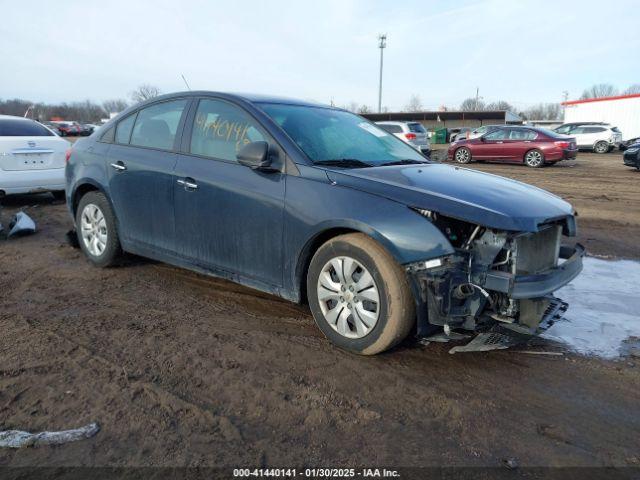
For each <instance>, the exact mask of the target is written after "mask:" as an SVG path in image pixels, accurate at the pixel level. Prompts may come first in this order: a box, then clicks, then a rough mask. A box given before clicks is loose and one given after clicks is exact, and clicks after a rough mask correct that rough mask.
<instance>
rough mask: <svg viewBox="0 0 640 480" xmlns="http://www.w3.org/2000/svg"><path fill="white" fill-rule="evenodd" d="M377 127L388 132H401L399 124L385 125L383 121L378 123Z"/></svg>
mask: <svg viewBox="0 0 640 480" xmlns="http://www.w3.org/2000/svg"><path fill="white" fill-rule="evenodd" d="M377 125H378V127H380V128H381V129H383V130H384V131H385V132H389V133H402V127H401V126H400V125H386V124H384V123H378V124H377Z"/></svg>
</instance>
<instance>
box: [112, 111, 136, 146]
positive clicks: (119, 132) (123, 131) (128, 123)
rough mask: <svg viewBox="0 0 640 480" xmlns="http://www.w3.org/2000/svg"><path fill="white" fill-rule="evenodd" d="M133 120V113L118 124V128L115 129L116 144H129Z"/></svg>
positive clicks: (134, 117) (134, 118)
mask: <svg viewBox="0 0 640 480" xmlns="http://www.w3.org/2000/svg"><path fill="white" fill-rule="evenodd" d="M135 120H136V115H135V113H134V114H133V115H129V116H128V117H127V118H125V119H124V120H121V121H120V123H118V126H117V127H116V143H129V138H131V130H132V129H133V122H134V121H135Z"/></svg>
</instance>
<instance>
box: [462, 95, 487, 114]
mask: <svg viewBox="0 0 640 480" xmlns="http://www.w3.org/2000/svg"><path fill="white" fill-rule="evenodd" d="M460 110H465V111H471V112H474V111H479V110H485V104H484V102H483V101H482V100H477V101H476V99H475V98H467V99H465V100H464V101H463V102H462V103H461V104H460Z"/></svg>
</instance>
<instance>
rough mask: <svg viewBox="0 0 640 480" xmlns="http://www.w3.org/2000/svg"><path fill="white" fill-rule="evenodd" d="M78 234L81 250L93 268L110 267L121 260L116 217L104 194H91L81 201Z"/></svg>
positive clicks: (77, 221)
mask: <svg viewBox="0 0 640 480" xmlns="http://www.w3.org/2000/svg"><path fill="white" fill-rule="evenodd" d="M76 231H77V236H78V243H79V244H80V248H81V249H82V251H83V252H84V254H85V255H86V256H87V258H88V259H89V261H90V262H91V263H93V264H94V265H96V266H98V267H110V266H113V265H116V264H117V263H118V261H119V260H120V258H121V257H122V248H121V247H120V240H119V239H118V229H117V223H116V217H115V215H114V213H113V210H112V209H111V205H110V204H109V201H108V200H107V197H105V196H104V194H103V193H101V192H89V193H87V194H85V195H84V196H83V197H82V198H81V199H80V203H79V204H78V209H77V211H76Z"/></svg>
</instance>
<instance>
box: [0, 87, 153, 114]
mask: <svg viewBox="0 0 640 480" xmlns="http://www.w3.org/2000/svg"><path fill="white" fill-rule="evenodd" d="M160 93H161V92H160V89H159V88H158V87H154V86H153V85H147V84H144V85H140V86H139V87H138V88H136V89H135V90H133V91H132V92H131V93H130V94H129V98H130V101H128V100H126V99H124V98H114V99H111V100H105V101H104V102H102V103H96V102H93V101H91V100H85V101H83V102H62V103H44V102H32V101H30V100H23V99H19V98H14V99H8V100H2V99H0V114H1V115H15V116H17V117H27V118H31V119H34V120H38V121H40V122H48V121H49V120H51V119H54V118H60V119H63V120H74V121H76V122H80V123H99V122H100V121H101V120H103V119H106V118H109V116H110V115H111V114H113V113H120V112H122V111H123V110H126V109H127V108H128V107H129V105H132V104H136V103H139V102H143V101H145V100H148V99H150V98H153V97H156V96H158V95H160Z"/></svg>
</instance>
